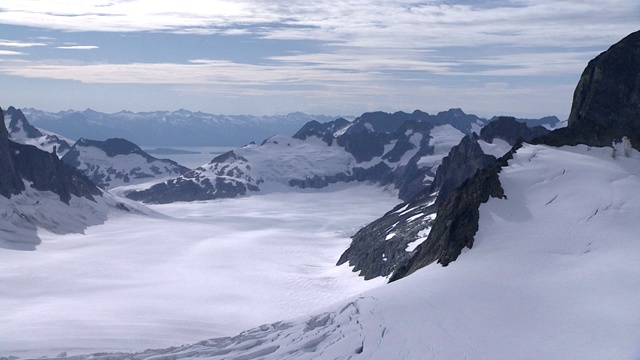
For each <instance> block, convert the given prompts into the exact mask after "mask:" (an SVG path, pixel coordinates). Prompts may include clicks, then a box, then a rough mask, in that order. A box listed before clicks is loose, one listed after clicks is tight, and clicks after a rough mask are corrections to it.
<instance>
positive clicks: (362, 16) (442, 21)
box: [0, 0, 640, 113]
mask: <svg viewBox="0 0 640 360" xmlns="http://www.w3.org/2000/svg"><path fill="white" fill-rule="evenodd" d="M638 19H640V4H639V3H638V2H637V0H582V1H580V2H576V1H574V0H491V1H488V0H487V1H467V0H458V1H444V0H426V1H412V0H388V1H378V0H342V1H320V2H310V1H302V0H292V1H287V2H282V1H273V0H235V1H208V2H203V1H200V0H182V1H180V2H174V1H158V0H127V1H115V0H86V1H82V2H77V1H73V0H31V1H20V0H5V1H3V2H2V4H0V25H2V26H14V27H15V26H19V27H28V28H29V29H41V30H42V32H43V33H41V34H39V35H42V36H43V37H44V36H50V35H49V34H48V33H45V32H51V33H53V37H52V38H51V40H35V41H31V40H30V39H38V37H37V36H34V35H30V36H34V37H30V38H26V37H25V38H23V39H20V38H18V37H15V36H12V37H8V39H10V40H0V49H2V47H6V48H7V49H3V51H12V50H11V49H9V47H31V48H32V49H38V50H42V51H31V50H30V51H29V52H30V54H21V55H24V56H23V57H21V58H20V61H17V60H6V59H5V61H3V62H2V63H1V64H0V74H5V75H9V76H13V77H26V78H32V79H49V80H63V81H68V80H72V81H74V82H77V83H81V84H131V85H134V84H141V85H152V84H156V85H171V86H179V87H180V89H181V90H180V91H181V92H190V90H188V89H187V88H188V87H189V86H191V87H192V89H200V91H201V93H202V94H203V95H202V96H201V99H202V100H201V101H202V102H203V103H204V102H206V98H205V96H206V95H205V94H211V93H215V94H217V95H218V96H225V95H224V94H225V93H224V92H220V91H219V89H222V88H226V94H228V96H239V95H238V94H263V95H268V96H272V97H277V96H282V97H286V96H287V95H282V94H287V93H288V94H289V96H290V97H292V96H294V97H299V96H297V95H296V94H298V95H300V96H302V95H301V94H311V93H313V96H314V97H316V98H322V99H325V97H326V99H327V101H329V100H328V99H330V98H331V96H333V100H334V101H335V102H342V101H346V102H349V101H351V100H353V101H354V102H361V103H362V102H363V101H364V100H363V99H364V97H366V96H369V97H370V98H372V100H371V103H377V104H382V103H383V102H386V101H396V100H397V97H401V96H400V95H398V96H397V97H396V95H394V96H393V97H385V96H386V95H384V94H385V93H386V94H401V93H402V92H404V91H412V90H411V89H412V87H413V88H416V89H417V88H418V86H419V84H422V85H423V86H427V87H426V88H424V89H428V91H426V90H425V94H427V93H429V94H431V93H432V92H433V90H432V89H434V88H441V89H442V88H448V89H455V91H454V90H451V93H452V94H455V93H457V94H461V95H460V97H459V99H457V100H456V99H452V100H451V102H456V103H455V104H451V105H454V106H464V102H469V101H470V100H469V98H468V96H466V97H464V96H462V94H474V95H476V96H477V94H482V97H483V98H486V93H487V92H491V93H493V94H494V95H495V96H496V97H498V96H514V97H515V96H516V91H515V90H516V89H520V91H524V90H523V89H524V88H525V86H526V83H527V82H530V83H531V82H535V83H536V86H538V84H541V83H542V82H543V80H542V79H545V80H544V81H546V82H547V85H546V86H547V87H548V88H552V87H553V88H554V89H565V90H566V89H570V88H571V87H572V86H575V84H574V83H573V82H575V81H576V79H577V77H578V76H579V74H580V72H581V71H582V69H583V68H584V66H585V65H586V62H587V61H588V60H589V59H591V58H592V57H594V56H595V55H597V54H598V53H599V52H601V51H603V50H605V49H606V47H607V46H609V45H611V44H612V43H614V42H615V41H617V40H619V39H620V38H621V37H622V36H624V35H626V34H628V33H630V32H632V31H635V30H637V29H638V28H639V27H640V22H639V21H638ZM114 33H115V34H117V36H120V38H119V40H115V39H114V38H113V37H109V35H108V34H114ZM114 36H116V35H114ZM58 38H59V39H58ZM136 38H140V39H141V40H140V41H138V42H136V41H133V40H131V41H128V40H122V39H136ZM87 43H89V44H92V45H81V44H87ZM185 44H189V45H188V46H186V45H185ZM48 49H53V51H55V50H95V51H64V52H63V51H58V52H46V51H45V50H48ZM74 54H77V55H74ZM0 55H2V53H0ZM4 55H9V54H8V53H7V54H4ZM193 59H200V60H193ZM485 83H490V84H506V86H505V87H501V86H489V87H484V85H483V84H485ZM372 84H375V86H372ZM465 86H468V89H469V90H468V91H463V90H462V89H464V88H465ZM381 88H386V89H387V90H386V91H385V90H381ZM420 88H423V87H420ZM309 89H312V90H309ZM358 89H361V90H358ZM505 89H507V90H505ZM165 91H170V90H165ZM413 91H417V90H413ZM558 91H560V90H558ZM563 91H564V90H563ZM350 92H353V93H350ZM524 92H527V91H524ZM193 93H197V92H196V91H193ZM232 94H233V95H232ZM332 94H333V95H332ZM364 94H367V95H364ZM509 94H511V95H509ZM570 94H571V91H570V90H568V91H567V95H566V96H565V97H566V98H569V97H570ZM114 96H118V95H114ZM149 96H151V95H149ZM256 96H257V95H256ZM425 96H426V95H425ZM550 96H551V95H550ZM554 96H555V97H554V98H553V99H552V98H549V101H550V103H553V102H555V101H556V99H557V98H558V97H557V95H554ZM405 98H407V97H405ZM433 98H434V97H433V96H431V97H429V98H428V99H425V100H424V101H423V102H422V103H424V102H426V101H430V99H433ZM150 101H152V100H150ZM283 101H284V100H283ZM488 102H491V101H488ZM405 103H406V101H405ZM420 104H421V102H420V101H419V100H418V97H417V95H416V97H415V105H414V106H415V107H421V106H420ZM392 105H393V104H391V105H390V106H392ZM250 106H251V104H250V103H248V104H247V107H250ZM311 106H313V105H312V104H310V103H307V104H303V103H300V108H298V109H291V110H304V108H308V107H311ZM380 106H382V105H380ZM385 106H387V105H386V104H385ZM568 106H569V104H568V105H566V106H565V107H563V108H562V109H560V110H558V109H556V110H555V112H559V111H561V112H565V113H566V112H567V109H568ZM114 110H116V109H114ZM535 110H536V111H540V110H539V109H535ZM227 111H229V110H227ZM241 111H244V109H240V110H238V111H235V112H241ZM356 111H357V110H356ZM486 111H489V110H488V109H487V110H486ZM229 112H234V111H233V110H230V111H229Z"/></svg>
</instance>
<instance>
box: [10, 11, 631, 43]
mask: <svg viewBox="0 0 640 360" xmlns="http://www.w3.org/2000/svg"><path fill="white" fill-rule="evenodd" d="M472 4H473V5H472ZM639 12H640V11H639V9H638V6H637V2H636V0H583V1H580V2H575V1H569V0H511V1H508V0H497V1H486V2H481V1H478V2H475V3H474V2H468V1H464V2H463V1H459V2H458V3H456V2H455V1H422V2H420V1H409V0H388V1H362V0H341V1H315V2H312V1H300V0H293V1H287V2H281V1H271V0H237V1H209V2H202V1H200V0H183V1H180V2H174V1H156V0H131V1H108V0H85V1H82V2H77V1H72V0H55V1H50V0H32V1H28V2H25V1H20V0H5V1H3V3H2V5H0V23H5V24H14V25H26V26H34V27H44V28H53V29H59V30H65V31H115V32H135V31H167V32H176V33H210V34H211V33H225V34H229V35H234V34H247V33H252V34H255V35H258V36H262V37H264V38H268V39H279V40H294V39H295V40H315V41H318V40H320V41H327V42H330V43H332V44H341V45H344V46H352V47H369V48H371V47H377V48H423V47H441V46H473V47H479V46H487V45H496V44H502V45H514V46H522V45H527V46H540V45H545V46H549V45H551V46H576V45H581V46H589V45H594V44H598V45H599V44H602V43H610V42H611V41H612V38H613V37H618V36H619V35H620V34H621V33H623V32H628V29H630V28H634V27H637V18H638V16H639V15H640V14H639ZM594 14H597V16H594ZM585 34H588V35H587V36H585Z"/></svg>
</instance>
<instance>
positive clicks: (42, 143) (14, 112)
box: [6, 106, 71, 156]
mask: <svg viewBox="0 0 640 360" xmlns="http://www.w3.org/2000/svg"><path fill="white" fill-rule="evenodd" d="M6 114H7V115H9V117H10V118H11V120H10V121H9V128H8V131H9V138H11V140H13V141H15V142H18V143H26V142H28V143H29V144H31V145H37V146H38V147H39V148H40V149H42V150H45V151H51V150H54V151H55V153H56V154H58V155H59V156H63V155H64V154H65V153H66V152H67V151H69V149H70V148H71V146H70V145H69V143H68V142H66V141H65V140H62V139H60V138H59V137H58V136H56V135H50V134H43V133H42V132H41V131H40V130H38V128H36V127H35V126H33V125H31V124H30V123H29V121H27V118H26V116H25V115H24V114H23V113H22V110H20V109H16V108H14V107H13V106H10V107H9V108H8V109H7V111H6Z"/></svg>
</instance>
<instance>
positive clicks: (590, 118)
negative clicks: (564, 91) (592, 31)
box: [544, 31, 640, 148]
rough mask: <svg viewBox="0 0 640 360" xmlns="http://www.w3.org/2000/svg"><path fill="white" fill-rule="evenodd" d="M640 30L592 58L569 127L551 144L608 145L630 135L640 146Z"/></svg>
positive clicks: (552, 137)
mask: <svg viewBox="0 0 640 360" xmlns="http://www.w3.org/2000/svg"><path fill="white" fill-rule="evenodd" d="M639 69H640V31H638V32H635V33H632V34H630V35H629V36H627V37H625V38H624V39H622V40H621V41H620V42H618V43H617V44H615V45H613V46H611V47H610V48H609V49H608V50H607V51H605V52H603V53H602V54H600V55H598V56H597V57H596V58H595V59H593V60H591V61H590V62H589V64H588V65H587V67H586V69H585V70H584V72H583V73H582V76H581V77H580V81H579V82H578V86H577V87H576V90H575V92H574V95H573V106H572V108H571V114H570V115H569V124H568V126H567V128H565V129H561V131H560V130H559V131H554V132H553V133H552V134H551V135H550V136H549V137H547V138H545V139H544V142H545V143H547V144H550V145H575V144H578V143H583V144H587V145H593V146H609V145H611V142H612V141H614V140H615V141H619V140H620V139H621V138H622V137H624V136H627V137H629V138H630V139H631V143H632V144H633V146H634V147H636V148H640V71H639Z"/></svg>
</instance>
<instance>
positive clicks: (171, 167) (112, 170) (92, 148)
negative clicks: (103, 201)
mask: <svg viewBox="0 0 640 360" xmlns="http://www.w3.org/2000/svg"><path fill="white" fill-rule="evenodd" d="M62 161H63V162H64V163H66V164H69V165H71V166H74V167H76V168H77V169H79V170H80V171H82V172H83V173H85V174H86V175H87V176H88V177H89V179H90V180H91V181H93V183H94V184H96V185H98V186H99V187H102V188H105V189H110V188H114V187H117V186H121V185H133V184H139V183H143V182H147V181H149V180H152V179H154V178H167V177H171V176H176V175H180V174H184V173H185V172H187V171H188V170H189V169H188V168H186V167H184V166H182V165H180V164H178V163H176V162H175V161H172V160H167V159H157V158H155V157H153V156H151V155H149V154H147V153H146V152H144V151H143V150H142V149H140V147H138V146H137V145H136V144H134V143H132V142H130V141H127V140H125V139H117V138H116V139H107V140H105V141H96V140H87V139H80V140H78V141H77V142H76V143H75V144H74V145H73V146H72V147H71V149H70V150H69V151H68V152H67V154H66V155H65V156H63V157H62Z"/></svg>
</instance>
